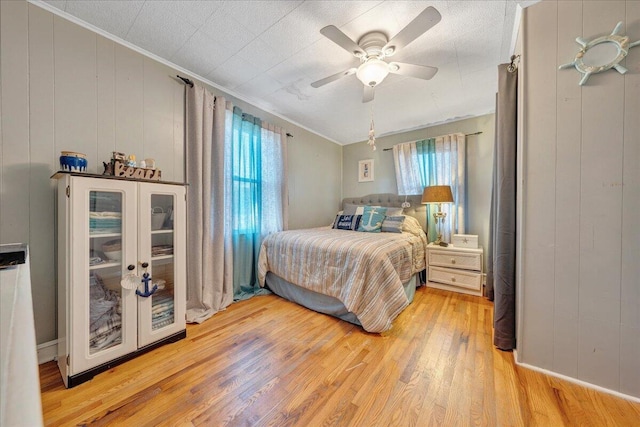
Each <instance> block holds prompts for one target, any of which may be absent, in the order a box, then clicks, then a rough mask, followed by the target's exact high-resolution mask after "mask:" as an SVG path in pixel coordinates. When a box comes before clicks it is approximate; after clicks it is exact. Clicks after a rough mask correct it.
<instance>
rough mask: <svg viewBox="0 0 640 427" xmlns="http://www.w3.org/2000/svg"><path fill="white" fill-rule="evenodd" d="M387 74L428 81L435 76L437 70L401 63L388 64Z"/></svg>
mask: <svg viewBox="0 0 640 427" xmlns="http://www.w3.org/2000/svg"><path fill="white" fill-rule="evenodd" d="M389 72H390V73H394V74H400V75H402V76H408V77H415V78H418V79H424V80H429V79H431V78H432V77H433V76H435V75H436V73H437V72H438V69H437V68H436V67H429V66H426V65H415V64H405V63H403V62H392V63H390V64H389Z"/></svg>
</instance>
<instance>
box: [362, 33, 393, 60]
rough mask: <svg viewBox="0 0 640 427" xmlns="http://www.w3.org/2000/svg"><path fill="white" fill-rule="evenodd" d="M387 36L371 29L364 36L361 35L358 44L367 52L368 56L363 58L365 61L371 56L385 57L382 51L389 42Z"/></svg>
mask: <svg viewBox="0 0 640 427" xmlns="http://www.w3.org/2000/svg"><path fill="white" fill-rule="evenodd" d="M387 41H388V40H387V36H386V35H385V34H384V33H381V32H380V31H371V32H369V33H367V34H365V35H364V36H362V37H360V40H358V45H359V46H360V47H361V48H362V50H364V51H365V52H367V55H366V57H363V58H361V59H362V60H363V61H365V60H366V59H368V58H371V57H379V59H382V58H383V57H384V55H383V53H382V48H383V47H384V45H386V44H387Z"/></svg>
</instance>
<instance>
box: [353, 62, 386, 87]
mask: <svg viewBox="0 0 640 427" xmlns="http://www.w3.org/2000/svg"><path fill="white" fill-rule="evenodd" d="M388 74H389V65H388V64H387V63H386V62H384V61H381V60H379V59H370V60H368V61H367V62H365V63H364V64H362V65H360V67H358V71H357V72H356V77H358V80H360V81H361V82H362V83H363V84H365V85H366V86H372V87H373V86H377V85H379V84H380V83H381V82H382V81H383V80H384V78H385V77H387V75H388Z"/></svg>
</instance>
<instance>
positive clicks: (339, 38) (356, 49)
mask: <svg viewBox="0 0 640 427" xmlns="http://www.w3.org/2000/svg"><path fill="white" fill-rule="evenodd" d="M320 33H321V34H322V35H323V36H325V37H326V38H328V39H329V40H331V41H332V42H334V43H335V44H337V45H338V46H340V47H341V48H343V49H344V50H346V51H347V52H349V53H351V54H352V55H354V56H356V57H358V58H360V57H361V56H363V55H365V51H364V50H362V48H361V47H360V46H358V44H357V43H356V42H354V41H353V40H351V39H350V38H349V37H347V35H346V34H345V33H343V32H342V31H340V30H339V29H338V27H336V26H335V25H327V26H326V27H324V28H323V29H321V30H320Z"/></svg>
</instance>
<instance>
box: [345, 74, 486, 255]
mask: <svg viewBox="0 0 640 427" xmlns="http://www.w3.org/2000/svg"><path fill="white" fill-rule="evenodd" d="M497 73H498V71H497V69H496V79H497ZM494 122H495V116H494V115H493V114H488V115H485V116H480V117H474V118H471V119H464V120H459V121H456V122H451V123H446V124H442V125H437V126H431V127H428V128H424V129H420V130H415V131H411V132H404V133H400V134H396V135H390V136H387V137H383V138H376V147H377V150H376V151H371V148H370V147H369V146H368V145H367V144H366V142H359V143H357V144H351V145H347V146H345V147H343V164H344V169H343V170H344V172H343V177H344V179H343V182H342V193H343V195H344V197H357V196H364V195H367V194H371V193H394V194H397V193H398V187H397V185H396V175H395V169H394V166H393V153H392V152H391V151H382V150H383V149H384V148H390V147H393V146H394V145H396V144H399V143H403V142H410V141H417V140H421V139H426V138H431V137H436V136H440V135H447V134H450V133H456V132H462V133H466V134H469V133H475V132H482V134H480V135H474V136H469V137H467V203H468V210H469V212H468V216H467V230H466V232H467V234H477V235H478V240H479V243H480V244H481V245H482V246H484V247H486V245H487V241H488V240H487V239H488V236H489V212H490V207H491V174H492V167H493V144H494V139H495V138H494V135H495V128H494V124H495V123H494ZM364 159H373V160H374V181H373V182H358V161H360V160H364Z"/></svg>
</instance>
